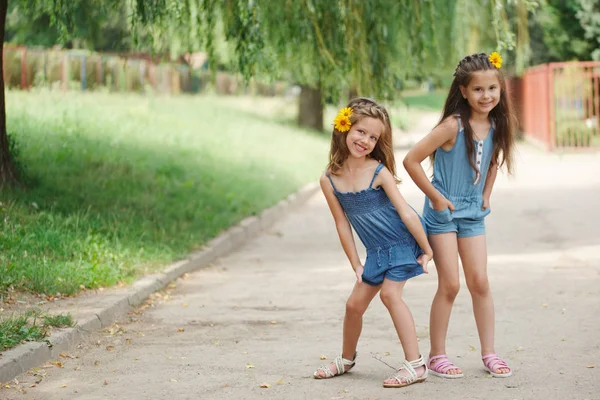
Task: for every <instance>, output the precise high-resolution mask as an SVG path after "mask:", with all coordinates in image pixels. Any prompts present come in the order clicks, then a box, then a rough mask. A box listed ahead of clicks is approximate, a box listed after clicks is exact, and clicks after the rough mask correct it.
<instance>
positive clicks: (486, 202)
mask: <svg viewBox="0 0 600 400" xmlns="http://www.w3.org/2000/svg"><path fill="white" fill-rule="evenodd" d="M488 208H490V198H489V197H484V198H483V205H482V206H481V209H482V210H487V209H488Z"/></svg>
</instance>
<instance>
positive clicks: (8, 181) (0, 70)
mask: <svg viewBox="0 0 600 400" xmlns="http://www.w3.org/2000/svg"><path fill="white" fill-rule="evenodd" d="M7 8H8V0H0V39H2V40H1V41H0V43H2V45H3V46H4V28H5V25H6V10H7ZM9 149H10V146H9V145H8V135H7V134H6V104H5V97H4V48H2V51H0V189H2V188H4V187H6V186H9V185H12V184H14V183H16V182H17V175H16V170H15V166H14V164H13V162H12V158H11V155H10V151H9Z"/></svg>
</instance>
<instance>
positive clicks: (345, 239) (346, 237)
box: [319, 174, 362, 271]
mask: <svg viewBox="0 0 600 400" xmlns="http://www.w3.org/2000/svg"><path fill="white" fill-rule="evenodd" d="M319 183H320V184H321V190H322V191H323V194H324V195H325V199H326V200H327V205H328V206H329V210H331V215H333V220H334V221H335V227H336V229H337V232H338V236H339V237H340V242H341V243H342V248H343V249H344V253H346V256H347V257H348V260H349V261H350V264H351V265H352V269H354V270H355V271H356V268H357V267H358V266H360V265H362V263H361V261H360V258H359V256H358V250H356V243H354V236H353V235H352V227H351V226H350V222H348V219H347V218H346V214H344V210H343V209H342V206H341V205H340V202H339V201H338V199H337V198H336V197H335V193H334V192H333V187H332V186H331V182H329V178H327V176H326V175H325V174H323V176H321V179H320V181H319Z"/></svg>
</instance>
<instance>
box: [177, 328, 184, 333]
mask: <svg viewBox="0 0 600 400" xmlns="http://www.w3.org/2000/svg"><path fill="white" fill-rule="evenodd" d="M177 332H185V329H183V328H179V329H177Z"/></svg>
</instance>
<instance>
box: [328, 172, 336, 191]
mask: <svg viewBox="0 0 600 400" xmlns="http://www.w3.org/2000/svg"><path fill="white" fill-rule="evenodd" d="M325 175H326V176H327V178H328V179H329V182H330V183H331V187H333V190H335V191H336V192H337V191H338V190H337V188H336V187H335V185H334V184H333V180H331V175H329V171H327V172H325Z"/></svg>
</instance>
